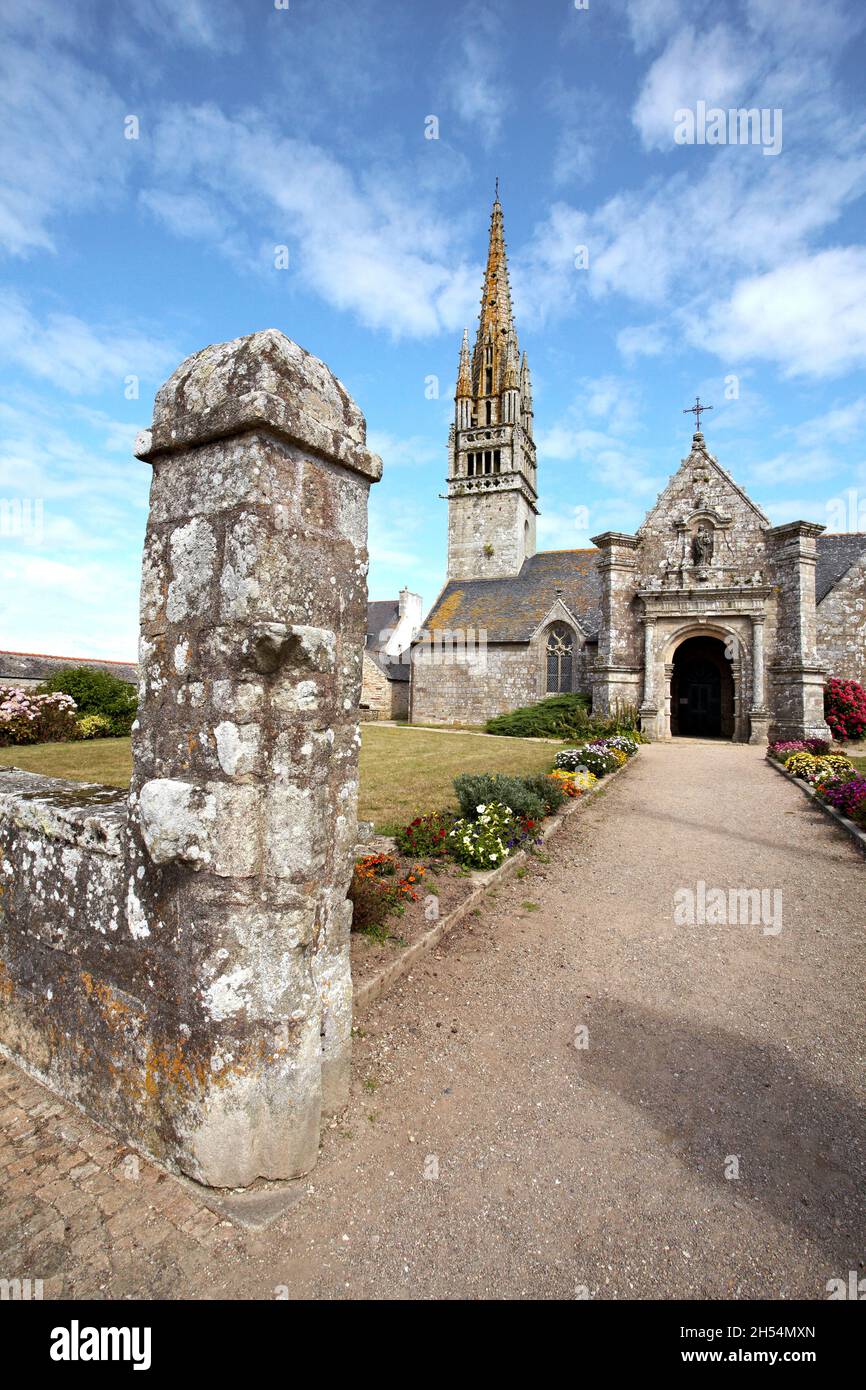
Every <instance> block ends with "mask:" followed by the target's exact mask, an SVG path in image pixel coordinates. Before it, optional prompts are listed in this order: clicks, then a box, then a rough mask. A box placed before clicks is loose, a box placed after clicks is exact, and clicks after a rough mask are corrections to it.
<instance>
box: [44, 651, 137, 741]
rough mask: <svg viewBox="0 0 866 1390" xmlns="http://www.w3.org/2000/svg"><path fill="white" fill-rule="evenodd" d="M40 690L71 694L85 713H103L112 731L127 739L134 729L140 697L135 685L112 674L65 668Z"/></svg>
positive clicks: (85, 667) (80, 712) (91, 668)
mask: <svg viewBox="0 0 866 1390" xmlns="http://www.w3.org/2000/svg"><path fill="white" fill-rule="evenodd" d="M39 689H40V691H46V692H47V691H63V692H64V694H66V695H71V696H72V698H73V700H74V701H75V703H76V705H77V707H78V714H79V716H80V715H82V714H101V715H103V716H104V718H106V719H107V720H108V721H109V723H110V726H111V727H110V730H109V732H110V733H111V734H113V735H114V737H115V738H123V737H124V736H125V735H126V734H128V733H129V732H130V730H131V728H132V721H133V720H134V719H135V712H136V707H137V705H138V695H137V693H136V689H135V686H133V685H129V684H128V682H127V681H122V680H119V679H118V677H117V676H113V675H112V674H111V672H110V671H100V670H98V669H97V668H95V667H92V666H65V667H63V669H62V670H60V671H55V672H54V675H53V676H49V678H48V680H47V681H45V683H44V684H43V685H41V686H40V687H39Z"/></svg>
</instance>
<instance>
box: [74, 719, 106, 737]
mask: <svg viewBox="0 0 866 1390" xmlns="http://www.w3.org/2000/svg"><path fill="white" fill-rule="evenodd" d="M110 735H111V720H110V719H109V718H108V717H107V715H104V714H82V716H81V718H80V719H79V720H78V737H79V738H109V737H110Z"/></svg>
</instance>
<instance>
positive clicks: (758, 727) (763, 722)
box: [749, 613, 770, 743]
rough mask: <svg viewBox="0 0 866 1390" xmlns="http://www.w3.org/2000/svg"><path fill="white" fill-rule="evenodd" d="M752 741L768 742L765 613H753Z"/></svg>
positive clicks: (750, 716) (750, 719) (750, 738)
mask: <svg viewBox="0 0 866 1390" xmlns="http://www.w3.org/2000/svg"><path fill="white" fill-rule="evenodd" d="M749 723H750V726H751V728H750V733H749V742H750V743H766V741H767V730H768V728H769V725H770V713H769V710H768V709H767V707H766V700H765V699H764V614H763V613H753V614H752V706H751V709H750V710H749Z"/></svg>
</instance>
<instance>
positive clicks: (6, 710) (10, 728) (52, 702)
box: [0, 685, 78, 748]
mask: <svg viewBox="0 0 866 1390" xmlns="http://www.w3.org/2000/svg"><path fill="white" fill-rule="evenodd" d="M75 710H76V704H75V701H74V700H73V698H72V696H71V695H63V694H61V693H60V692H57V693H55V694H51V695H37V694H35V693H34V692H33V691H30V690H21V689H20V688H19V687H17V686H13V685H0V747H3V748H5V747H8V746H9V745H10V744H17V743H46V742H48V741H49V740H51V741H58V742H59V741H62V740H63V739H71V738H77V736H78V725H77V723H76V720H75Z"/></svg>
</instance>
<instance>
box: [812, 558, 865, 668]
mask: <svg viewBox="0 0 866 1390" xmlns="http://www.w3.org/2000/svg"><path fill="white" fill-rule="evenodd" d="M817 619H818V660H819V661H820V663H821V665H822V666H823V667H824V668H825V670H826V672H827V675H828V676H841V677H843V678H844V679H845V680H854V681H859V682H860V684H861V685H866V554H863V555H861V556H860V559H859V560H858V561H857V563H856V564H854V565H853V566H852V567H851V569H850V570H849V571H848V573H847V574H844V575H843V576H842V578H841V579H840V580H839V581H838V582H837V583H836V585H835V586H834V587H833V588H832V589H831V590H830V592H829V593H828V594H827V595H826V596H825V598H823V599H822V600H821V602H820V603H819V604H818V609H817Z"/></svg>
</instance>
